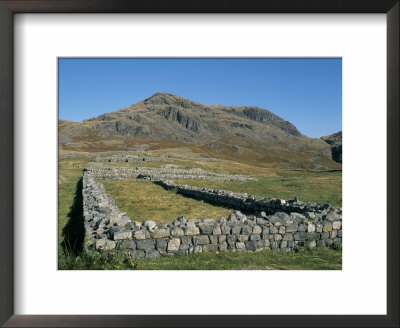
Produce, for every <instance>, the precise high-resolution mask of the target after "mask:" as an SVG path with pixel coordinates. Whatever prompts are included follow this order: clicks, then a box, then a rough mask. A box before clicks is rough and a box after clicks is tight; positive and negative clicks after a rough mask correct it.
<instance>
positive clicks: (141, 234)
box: [133, 230, 146, 240]
mask: <svg viewBox="0 0 400 328" xmlns="http://www.w3.org/2000/svg"><path fill="white" fill-rule="evenodd" d="M133 236H134V238H135V239H136V240H144V239H146V235H145V233H144V231H143V230H139V231H135V233H134V234H133Z"/></svg>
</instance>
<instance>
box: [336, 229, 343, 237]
mask: <svg viewBox="0 0 400 328" xmlns="http://www.w3.org/2000/svg"><path fill="white" fill-rule="evenodd" d="M337 235H338V237H339V238H342V230H338V233H337Z"/></svg>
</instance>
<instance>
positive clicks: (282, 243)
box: [280, 240, 288, 248]
mask: <svg viewBox="0 0 400 328" xmlns="http://www.w3.org/2000/svg"><path fill="white" fill-rule="evenodd" d="M280 246H281V248H287V247H288V242H287V241H286V240H282V242H281V245H280Z"/></svg>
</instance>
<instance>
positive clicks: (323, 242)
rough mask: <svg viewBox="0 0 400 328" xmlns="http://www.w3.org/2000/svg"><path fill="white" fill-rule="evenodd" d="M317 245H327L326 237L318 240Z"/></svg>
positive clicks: (322, 246)
mask: <svg viewBox="0 0 400 328" xmlns="http://www.w3.org/2000/svg"><path fill="white" fill-rule="evenodd" d="M317 247H321V248H324V247H326V244H325V239H321V240H317Z"/></svg>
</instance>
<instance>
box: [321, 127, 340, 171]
mask: <svg viewBox="0 0 400 328" xmlns="http://www.w3.org/2000/svg"><path fill="white" fill-rule="evenodd" d="M321 139H322V140H324V141H325V142H326V143H327V144H328V145H330V146H331V151H332V159H333V160H334V161H335V162H338V163H342V131H339V132H336V133H334V134H331V135H329V136H325V137H321Z"/></svg>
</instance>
